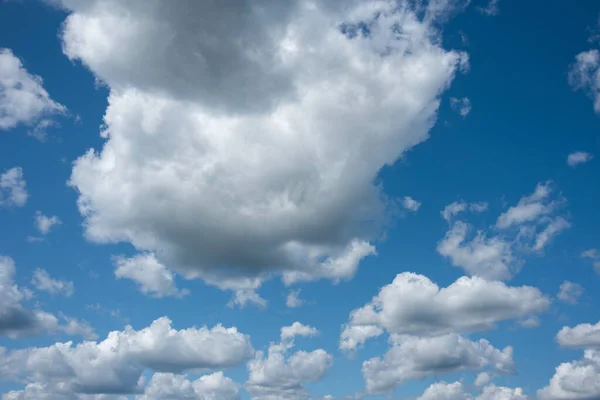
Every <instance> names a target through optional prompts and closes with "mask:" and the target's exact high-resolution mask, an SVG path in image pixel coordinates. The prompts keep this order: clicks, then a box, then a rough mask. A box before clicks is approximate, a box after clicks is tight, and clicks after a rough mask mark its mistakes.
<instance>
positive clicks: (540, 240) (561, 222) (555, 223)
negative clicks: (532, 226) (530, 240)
mask: <svg viewBox="0 0 600 400" xmlns="http://www.w3.org/2000/svg"><path fill="white" fill-rule="evenodd" d="M570 227H571V224H570V223H569V221H567V220H566V219H564V218H563V217H556V218H555V219H553V220H551V221H550V222H549V223H548V225H546V227H545V228H544V229H543V230H542V231H540V232H539V233H538V234H537V236H536V238H535V243H534V245H533V250H536V251H541V250H543V249H544V247H546V245H547V244H548V243H550V241H551V240H552V239H553V238H554V237H555V236H556V235H558V234H559V233H560V232H562V231H564V230H565V229H569V228H570Z"/></svg>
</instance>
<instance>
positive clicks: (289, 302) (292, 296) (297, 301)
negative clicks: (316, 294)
mask: <svg viewBox="0 0 600 400" xmlns="http://www.w3.org/2000/svg"><path fill="white" fill-rule="evenodd" d="M300 292H301V289H297V290H291V291H290V292H289V293H288V295H287V297H286V299H285V305H286V306H287V307H289V308H296V307H300V306H301V305H302V304H304V303H305V302H306V301H305V300H303V299H301V298H300Z"/></svg>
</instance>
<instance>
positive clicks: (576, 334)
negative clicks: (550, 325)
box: [556, 322, 600, 347]
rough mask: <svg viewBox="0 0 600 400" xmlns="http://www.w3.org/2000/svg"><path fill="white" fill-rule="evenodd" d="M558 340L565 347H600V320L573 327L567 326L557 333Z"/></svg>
mask: <svg viewBox="0 0 600 400" xmlns="http://www.w3.org/2000/svg"><path fill="white" fill-rule="evenodd" d="M556 340H557V341H558V343H559V344H560V345H561V346H563V347H600V322H598V323H597V324H596V325H592V324H579V325H577V326H575V327H573V328H571V327H568V326H565V327H563V328H562V329H561V330H560V331H559V332H558V334H557V335H556Z"/></svg>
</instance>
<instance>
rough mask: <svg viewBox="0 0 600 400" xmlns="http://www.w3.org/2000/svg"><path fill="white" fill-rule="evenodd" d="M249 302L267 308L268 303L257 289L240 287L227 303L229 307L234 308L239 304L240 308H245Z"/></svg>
mask: <svg viewBox="0 0 600 400" xmlns="http://www.w3.org/2000/svg"><path fill="white" fill-rule="evenodd" d="M248 304H254V305H255V306H257V307H259V308H266V307H267V304H268V303H267V300H265V299H263V298H262V297H260V295H259V294H258V293H256V291H255V290H253V289H240V290H236V291H235V293H234V295H233V298H232V299H231V300H230V301H229V303H227V307H229V308H233V307H235V306H238V307H239V308H244V307H246V305H248Z"/></svg>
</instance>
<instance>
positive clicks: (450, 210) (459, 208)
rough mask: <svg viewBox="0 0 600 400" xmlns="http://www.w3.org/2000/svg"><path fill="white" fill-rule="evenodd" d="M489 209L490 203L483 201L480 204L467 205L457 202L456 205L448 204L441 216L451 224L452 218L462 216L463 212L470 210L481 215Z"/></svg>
mask: <svg viewBox="0 0 600 400" xmlns="http://www.w3.org/2000/svg"><path fill="white" fill-rule="evenodd" d="M487 208H488V203H486V202H483V201H482V202H478V203H465V202H464V201H455V202H454V203H451V204H448V205H447V206H446V207H444V210H442V212H441V214H442V217H443V218H444V219H445V220H446V221H448V222H450V220H451V219H452V217H454V216H455V215H457V214H460V213H461V212H464V211H467V210H469V211H471V212H477V213H480V212H484V211H485V210H487Z"/></svg>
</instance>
